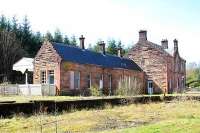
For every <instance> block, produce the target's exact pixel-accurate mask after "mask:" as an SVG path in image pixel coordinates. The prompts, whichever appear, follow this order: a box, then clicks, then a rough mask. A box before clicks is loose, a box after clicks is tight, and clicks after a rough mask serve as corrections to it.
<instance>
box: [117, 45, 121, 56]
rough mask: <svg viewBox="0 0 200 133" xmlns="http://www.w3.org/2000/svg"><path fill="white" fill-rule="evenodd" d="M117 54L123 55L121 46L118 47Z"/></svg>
mask: <svg viewBox="0 0 200 133" xmlns="http://www.w3.org/2000/svg"><path fill="white" fill-rule="evenodd" d="M117 55H118V57H122V48H121V47H120V48H118V49H117Z"/></svg>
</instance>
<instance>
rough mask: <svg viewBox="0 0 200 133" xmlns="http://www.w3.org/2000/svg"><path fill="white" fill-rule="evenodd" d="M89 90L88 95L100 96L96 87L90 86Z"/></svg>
mask: <svg viewBox="0 0 200 133" xmlns="http://www.w3.org/2000/svg"><path fill="white" fill-rule="evenodd" d="M89 90H90V95H92V96H100V95H101V93H100V91H99V89H98V88H97V87H94V86H92V87H91V88H89Z"/></svg>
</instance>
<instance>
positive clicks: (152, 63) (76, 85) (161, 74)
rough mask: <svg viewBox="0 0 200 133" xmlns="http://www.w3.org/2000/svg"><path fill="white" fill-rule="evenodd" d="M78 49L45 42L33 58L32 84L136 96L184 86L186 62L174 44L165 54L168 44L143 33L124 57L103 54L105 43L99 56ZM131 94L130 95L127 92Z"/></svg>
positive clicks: (101, 44)
mask: <svg viewBox="0 0 200 133" xmlns="http://www.w3.org/2000/svg"><path fill="white" fill-rule="evenodd" d="M84 39H85V38H83V37H81V38H80V47H79V48H78V47H72V46H68V45H65V44H60V43H50V42H48V41H45V42H44V43H43V45H42V46H41V48H40V50H39V51H38V53H37V55H36V57H35V59H34V76H33V77H34V78H33V81H34V83H36V84H40V83H41V84H54V85H55V86H56V88H57V91H58V92H59V93H61V92H73V91H79V92H84V91H85V90H87V89H88V88H90V87H96V88H99V89H100V90H107V94H115V92H116V89H119V88H122V89H127V90H128V93H129V92H131V91H129V90H137V92H136V94H141V93H142V94H144V93H146V94H152V93H154V94H156V93H172V92H178V91H181V89H183V88H184V87H185V76H186V68H185V63H186V61H185V60H184V59H182V58H181V57H180V55H179V51H178V41H177V40H176V39H175V40H174V49H173V51H171V52H169V49H168V41H167V40H162V41H161V45H158V44H155V43H152V42H150V41H148V40H147V32H146V31H140V32H139V40H138V42H137V43H136V44H135V45H134V46H133V47H132V49H131V50H130V51H129V53H128V55H127V56H128V57H127V58H123V57H121V52H120V50H119V51H118V53H119V54H118V56H113V55H109V54H106V52H105V43H100V47H101V49H102V52H101V53H96V52H93V51H90V50H87V49H85V48H84ZM129 95H131V93H129Z"/></svg>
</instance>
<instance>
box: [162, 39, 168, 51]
mask: <svg viewBox="0 0 200 133" xmlns="http://www.w3.org/2000/svg"><path fill="white" fill-rule="evenodd" d="M161 45H162V47H163V48H164V49H168V40H167V39H163V40H162V41H161Z"/></svg>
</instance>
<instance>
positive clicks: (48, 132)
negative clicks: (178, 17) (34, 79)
mask: <svg viewBox="0 0 200 133" xmlns="http://www.w3.org/2000/svg"><path fill="white" fill-rule="evenodd" d="M56 123H57V128H58V132H66V131H72V132H76V131H78V132H105V133H118V132H119V133H121V132H122V133H123V132H124V133H134V132H136V133H166V132H167V133H174V132H177V133H188V132H189V133H196V132H197V133H198V132H200V102H199V101H172V102H170V103H164V102H161V103H149V104H132V105H128V106H119V107H114V108H111V106H110V105H107V106H106V109H104V110H81V111H75V112H71V113H67V112H63V113H61V114H58V115H55V114H48V115H47V114H36V115H33V116H30V117H25V116H23V114H21V115H16V116H14V117H13V118H10V119H0V132H3V133H10V132H12V133H17V132H20V133H25V132H41V129H42V131H43V132H44V133H54V132H55V130H56Z"/></svg>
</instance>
